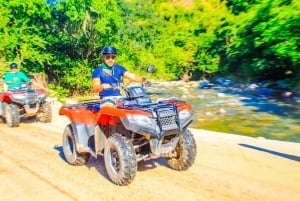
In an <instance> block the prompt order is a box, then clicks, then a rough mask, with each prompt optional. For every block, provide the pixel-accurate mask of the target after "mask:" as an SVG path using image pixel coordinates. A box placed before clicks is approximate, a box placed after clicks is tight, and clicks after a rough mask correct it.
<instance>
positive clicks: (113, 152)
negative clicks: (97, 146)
mask: <svg viewBox="0 0 300 201" xmlns="http://www.w3.org/2000/svg"><path fill="white" fill-rule="evenodd" d="M104 162H105V168H106V172H107V174H108V176H109V178H110V179H111V181H112V182H113V183H115V184H117V185H120V186H125V185H128V184H130V183H131V182H132V181H133V179H134V177H135V174H136V171H137V160H136V155H135V151H134V148H133V145H132V143H131V142H130V141H129V140H128V139H127V138H125V137H122V136H121V135H119V134H113V135H112V136H111V137H109V138H108V139H107V141H106V143H105V148H104Z"/></svg>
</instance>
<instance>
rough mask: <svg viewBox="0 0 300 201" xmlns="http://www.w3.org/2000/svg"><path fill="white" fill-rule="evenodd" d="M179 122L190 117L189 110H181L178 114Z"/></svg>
mask: <svg viewBox="0 0 300 201" xmlns="http://www.w3.org/2000/svg"><path fill="white" fill-rule="evenodd" d="M178 116H179V119H180V121H181V122H182V121H184V120H185V119H188V118H190V117H191V116H192V113H191V112H190V111H189V110H182V111H180V112H179V113H178Z"/></svg>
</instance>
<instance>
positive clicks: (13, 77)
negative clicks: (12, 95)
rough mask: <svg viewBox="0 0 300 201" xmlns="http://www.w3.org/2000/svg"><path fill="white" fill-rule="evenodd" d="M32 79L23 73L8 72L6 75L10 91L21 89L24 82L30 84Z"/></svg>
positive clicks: (6, 82) (5, 79)
mask: <svg viewBox="0 0 300 201" xmlns="http://www.w3.org/2000/svg"><path fill="white" fill-rule="evenodd" d="M29 81H30V78H29V77H27V76H26V75H25V74H24V73H23V72H21V71H18V72H16V73H12V72H8V73H6V74H5V78H4V82H5V84H7V86H8V89H14V88H16V87H19V86H20V85H21V83H22V82H29Z"/></svg>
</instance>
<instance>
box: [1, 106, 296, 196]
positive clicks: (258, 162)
mask: <svg viewBox="0 0 300 201" xmlns="http://www.w3.org/2000/svg"><path fill="white" fill-rule="evenodd" d="M57 113H58V112H57V110H56V109H55V110H54V119H53V122H52V123H50V124H42V123H39V122H30V121H25V122H22V123H21V124H20V126H19V127H17V128H8V127H7V125H6V124H3V123H1V124H0V200H1V201H27V200H28V201H35V200H37V201H47V200H51V201H52V200H57V201H67V200H82V201H93V200H97V201H101V200H109V201H112V200H118V201H120V200H130V201H134V200H136V201H151V200H153V201H158V200H163V201H171V200H172V201H173V200H181V201H185V200H186V201H194V200H201V201H202V200H203V201H211V200H215V201H226V200H230V201H235V200H241V201H248V200H251V201H252V200H255V201H258V200H261V201H279V200H282V201H286V200H289V201H298V200H300V144H298V143H288V142H281V141H274V140H266V139H263V138H250V137H244V136H237V135H229V134H226V135H225V134H221V133H215V132H209V131H205V130H195V129H191V131H192V133H193V134H194V136H195V138H196V141H197V158H196V161H195V164H194V165H193V166H192V167H191V168H190V169H188V170H187V171H183V172H178V171H175V170H172V169H170V168H168V167H167V165H166V163H165V161H164V160H163V159H161V158H160V159H155V160H150V161H146V162H142V163H140V164H139V168H138V172H137V175H136V177H135V180H134V181H133V183H131V184H130V185H128V186H123V187H120V186H116V185H114V184H113V183H111V182H110V181H109V179H108V176H107V175H106V172H105V168H104V163H103V158H102V157H99V159H98V160H95V159H94V158H92V157H91V158H90V160H89V162H88V164H87V165H85V166H79V167H75V166H71V165H69V164H68V163H66V162H65V160H64V158H63V153H62V132H63V128H64V126H65V125H66V124H67V123H68V120H67V119H66V118H64V117H59V116H58V115H57Z"/></svg>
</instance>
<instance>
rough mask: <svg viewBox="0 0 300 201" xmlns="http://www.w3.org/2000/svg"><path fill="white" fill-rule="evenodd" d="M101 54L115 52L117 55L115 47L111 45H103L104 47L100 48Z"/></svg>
mask: <svg viewBox="0 0 300 201" xmlns="http://www.w3.org/2000/svg"><path fill="white" fill-rule="evenodd" d="M101 54H102V55H104V54H115V55H117V49H116V48H115V47H113V46H105V47H104V48H102V50H101Z"/></svg>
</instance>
